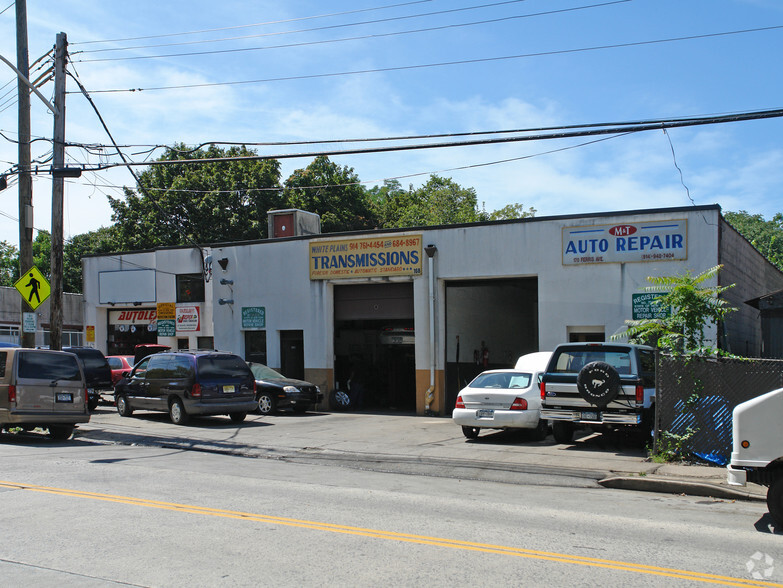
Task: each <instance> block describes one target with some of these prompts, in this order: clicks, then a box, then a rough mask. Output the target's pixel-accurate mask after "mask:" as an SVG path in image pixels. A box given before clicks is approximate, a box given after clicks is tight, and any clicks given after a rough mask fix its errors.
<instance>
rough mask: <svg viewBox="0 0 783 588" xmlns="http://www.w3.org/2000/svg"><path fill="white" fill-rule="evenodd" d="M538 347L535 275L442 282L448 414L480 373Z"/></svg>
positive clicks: (506, 364)
mask: <svg viewBox="0 0 783 588" xmlns="http://www.w3.org/2000/svg"><path fill="white" fill-rule="evenodd" d="M538 350H539V349H538V278H511V279H497V280H466V281H453V282H447V283H446V413H447V414H451V411H452V409H453V408H454V402H455V401H456V399H457V393H458V392H459V390H460V389H461V388H463V387H464V386H465V384H467V383H468V382H470V381H471V380H472V379H473V378H474V377H475V376H476V375H478V374H479V373H480V372H482V371H484V370H487V369H494V368H509V367H514V364H515V363H516V360H517V358H518V357H519V356H520V355H524V354H525V353H532V352H534V351H538Z"/></svg>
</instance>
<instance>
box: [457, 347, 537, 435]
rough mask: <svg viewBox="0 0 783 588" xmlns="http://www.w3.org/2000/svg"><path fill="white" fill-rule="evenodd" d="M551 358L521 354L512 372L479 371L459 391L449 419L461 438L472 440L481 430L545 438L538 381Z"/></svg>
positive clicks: (504, 370)
mask: <svg viewBox="0 0 783 588" xmlns="http://www.w3.org/2000/svg"><path fill="white" fill-rule="evenodd" d="M551 356H552V353H551V352H549V351H542V352H538V353H529V354H527V355H523V356H522V357H520V358H519V360H518V361H517V364H516V366H515V367H514V369H503V370H488V371H486V372H482V373H481V374H479V375H478V376H476V378H475V379H474V380H473V381H472V382H471V383H470V384H468V385H467V386H466V387H465V388H463V389H462V391H460V393H459V396H458V397H457V403H456V405H455V407H454V412H453V413H452V415H451V418H452V420H453V421H454V422H455V423H456V424H458V425H461V426H462V432H463V433H464V435H465V437H467V438H468V439H475V438H477V437H478V436H479V431H480V430H481V429H528V430H529V431H531V433H532V435H533V438H534V439H536V440H542V439H544V438H546V436H547V434H548V432H549V426H548V423H547V421H545V420H541V419H540V418H539V415H540V413H541V395H540V392H539V380H540V375H541V374H542V373H544V371H546V365H547V363H548V362H549V358H550V357H551Z"/></svg>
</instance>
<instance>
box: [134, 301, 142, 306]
mask: <svg viewBox="0 0 783 588" xmlns="http://www.w3.org/2000/svg"><path fill="white" fill-rule="evenodd" d="M133 306H141V302H134V303H133Z"/></svg>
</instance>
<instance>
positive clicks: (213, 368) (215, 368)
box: [196, 355, 250, 378]
mask: <svg viewBox="0 0 783 588" xmlns="http://www.w3.org/2000/svg"><path fill="white" fill-rule="evenodd" d="M196 363H197V364H198V374H199V377H201V378H225V377H229V378H242V377H245V376H249V375H250V373H249V372H250V370H249V369H248V367H247V364H246V363H245V362H244V361H243V360H242V358H240V357H238V356H236V355H204V356H201V357H199V358H198V359H197V360H196Z"/></svg>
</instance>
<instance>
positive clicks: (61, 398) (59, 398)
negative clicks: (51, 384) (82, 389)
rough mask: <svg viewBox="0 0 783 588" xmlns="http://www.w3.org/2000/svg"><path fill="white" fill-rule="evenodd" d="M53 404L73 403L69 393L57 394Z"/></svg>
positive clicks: (71, 395)
mask: <svg viewBox="0 0 783 588" xmlns="http://www.w3.org/2000/svg"><path fill="white" fill-rule="evenodd" d="M55 402H73V394H71V393H70V392H58V393H57V395H56V396H55Z"/></svg>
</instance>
